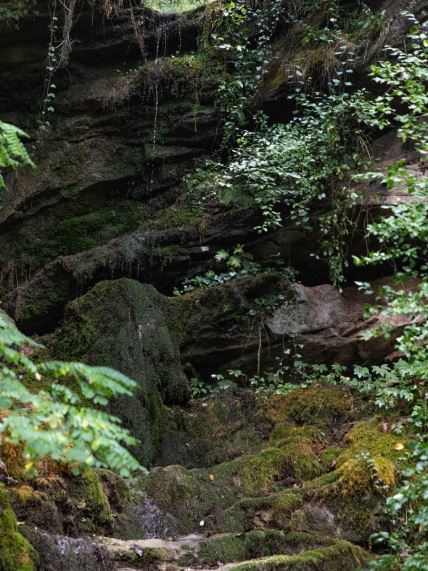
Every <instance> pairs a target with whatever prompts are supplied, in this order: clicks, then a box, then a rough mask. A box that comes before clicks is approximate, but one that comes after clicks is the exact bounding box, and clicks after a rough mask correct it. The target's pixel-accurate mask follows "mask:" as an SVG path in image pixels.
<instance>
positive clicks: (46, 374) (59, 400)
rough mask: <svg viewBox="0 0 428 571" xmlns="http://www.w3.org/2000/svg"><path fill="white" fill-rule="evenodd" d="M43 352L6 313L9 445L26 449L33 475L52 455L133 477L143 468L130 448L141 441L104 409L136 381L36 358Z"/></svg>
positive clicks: (3, 361)
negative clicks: (36, 354)
mask: <svg viewBox="0 0 428 571" xmlns="http://www.w3.org/2000/svg"><path fill="white" fill-rule="evenodd" d="M40 349H41V346H40V345H38V344H37V343H35V342H34V341H32V340H31V339H29V338H28V337H26V336H25V335H23V334H22V333H20V332H19V331H18V329H17V328H16V327H15V325H14V324H13V323H12V322H11V321H10V320H9V319H8V318H7V317H6V316H5V314H4V313H0V366H1V368H0V382H1V394H0V409H1V420H0V434H1V435H2V439H3V441H5V442H10V443H12V444H16V445H18V446H20V447H21V448H22V453H23V458H24V460H25V468H26V470H27V471H28V472H30V473H34V472H36V471H37V464H38V462H39V461H40V460H41V459H42V458H46V457H50V458H52V459H53V460H56V461H59V462H63V463H67V464H69V465H70V466H71V467H72V468H73V469H75V470H78V469H79V468H81V467H83V466H85V465H87V466H98V467H103V466H104V467H109V468H112V469H114V470H116V471H118V472H119V473H120V474H122V475H124V476H129V475H130V474H131V473H132V472H133V471H135V470H137V469H138V468H139V464H138V462H137V461H136V460H135V459H134V458H133V457H132V455H131V454H130V453H129V452H128V450H127V449H126V448H125V446H131V445H132V444H134V443H135V441H134V439H133V438H132V437H131V436H130V434H129V433H128V431H127V430H126V429H124V428H123V427H122V426H121V425H120V420H119V419H117V418H115V417H112V416H110V415H109V414H107V413H106V412H104V411H102V410H101V409H100V407H105V406H106V405H107V403H108V400H109V399H110V398H111V397H114V396H115V395H122V394H126V395H130V394H131V391H132V389H133V387H134V386H135V383H134V382H133V381H131V380H130V379H128V378H127V377H125V376H124V375H122V374H120V373H118V372H115V371H113V370H111V369H108V368H106V367H90V366H88V365H84V364H83V363H67V362H60V361H46V360H43V359H40V358H38V359H36V358H35V356H34V354H35V353H36V352H37V351H40ZM95 407H97V408H95Z"/></svg>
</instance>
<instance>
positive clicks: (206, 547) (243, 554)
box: [198, 529, 335, 565]
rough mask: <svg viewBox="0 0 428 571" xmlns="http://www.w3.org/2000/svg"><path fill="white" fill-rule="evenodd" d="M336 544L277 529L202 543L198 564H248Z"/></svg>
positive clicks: (323, 538) (239, 534) (222, 536)
mask: <svg viewBox="0 0 428 571" xmlns="http://www.w3.org/2000/svg"><path fill="white" fill-rule="evenodd" d="M333 543H335V540H334V539H332V538H331V537H327V536H322V535H319V534H308V533H284V532H282V531H279V530H274V529H266V530H254V531H250V532H248V533H230V534H224V535H219V536H217V537H213V538H211V539H208V540H206V541H204V542H202V543H201V545H200V547H199V551H198V561H199V562H200V563H203V564H206V565H211V564H215V563H216V562H218V561H221V562H223V563H229V562H233V561H245V560H248V559H256V558H260V557H267V556H269V555H275V554H293V553H298V552H300V551H304V550H309V549H314V548H317V547H322V546H326V545H331V544H333Z"/></svg>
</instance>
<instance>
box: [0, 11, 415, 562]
mask: <svg viewBox="0 0 428 571" xmlns="http://www.w3.org/2000/svg"><path fill="white" fill-rule="evenodd" d="M373 4H375V3H373ZM407 4H408V3H406V2H402V3H400V2H398V1H395V0H394V1H390V2H388V1H385V2H376V7H378V8H380V9H385V10H386V13H387V15H388V18H389V21H390V31H391V30H392V32H391V37H393V38H394V41H396V42H399V41H400V38H401V37H402V34H401V32H402V30H401V29H400V26H399V24H398V23H397V21H396V20H395V19H394V17H395V15H396V14H398V13H399V11H400V9H401V8H402V7H404V6H407ZM80 8H81V12H80V13H79V17H78V19H77V21H76V23H75V25H74V28H73V36H72V37H73V41H74V45H73V50H72V54H71V58H70V61H69V63H68V65H67V67H66V68H65V69H63V70H59V71H58V72H57V73H56V75H55V80H54V81H55V85H56V97H55V103H54V108H55V111H54V112H52V113H49V114H48V115H50V118H49V121H50V126H49V128H48V129H45V130H39V129H38V128H37V118H38V117H39V118H40V114H39V110H40V105H41V101H42V99H43V88H44V82H45V79H46V74H45V58H46V50H47V44H48V31H49V29H48V27H49V21H50V20H49V16H48V14H47V12H46V6H45V5H44V3H40V11H39V14H38V15H37V16H34V17H31V18H27V19H24V20H23V21H22V23H21V24H20V30H19V32H16V31H14V30H11V29H3V30H2V33H1V37H0V47H1V49H0V65H1V77H2V88H3V89H2V93H1V96H0V113H1V116H2V118H3V119H6V120H9V121H10V122H13V123H16V124H18V125H19V126H21V127H24V128H26V129H27V130H28V131H29V133H30V134H31V145H32V146H33V149H34V160H35V162H36V164H37V168H36V169H35V170H28V171H26V172H19V173H18V174H16V175H15V174H11V175H10V176H9V179H8V189H7V191H0V192H1V195H0V199H1V205H2V208H1V209H0V292H1V297H2V301H3V308H4V309H5V310H6V311H7V312H8V313H9V314H10V315H11V316H12V317H13V318H14V319H15V320H16V322H17V324H18V326H19V327H20V328H21V329H22V330H23V331H25V332H27V333H29V334H36V335H39V336H43V337H42V339H43V340H44V341H45V343H46V344H47V345H48V349H49V351H50V352H51V353H52V354H53V355H54V356H58V357H64V358H73V359H74V358H79V359H82V360H85V361H88V362H90V363H91V364H100V365H109V366H113V367H116V368H118V369H119V370H121V371H122V372H124V373H126V374H128V375H129V376H131V377H132V378H134V379H135V380H136V381H137V383H138V390H137V392H136V394H135V396H134V397H133V398H132V399H129V398H124V399H122V400H118V401H117V402H113V403H112V404H111V410H112V411H113V412H114V413H115V414H118V415H119V416H121V418H123V420H124V423H125V424H126V426H128V427H130V428H131V430H132V431H133V433H134V434H135V435H136V436H137V437H138V438H139V440H140V442H141V444H140V446H139V447H138V449H137V454H138V456H139V458H140V459H141V460H142V461H143V462H144V464H145V465H147V466H154V468H153V470H152V471H151V472H150V473H149V475H148V476H146V477H144V478H141V479H140V480H139V481H138V482H134V483H133V484H132V485H131V486H127V485H126V484H125V483H124V482H122V481H121V480H120V479H119V478H116V477H114V476H113V475H112V474H110V473H108V472H102V473H100V474H97V473H90V475H88V476H87V480H83V482H80V483H79V484H77V488H76V487H75V486H76V482H75V480H74V479H73V478H72V477H71V475H70V474H67V473H57V472H55V471H53V472H52V471H51V472H49V471H47V472H46V473H45V474H42V475H41V476H40V477H39V478H38V479H37V480H36V481H31V482H27V481H25V482H24V483H22V482H21V481H19V484H17V485H16V486H15V487H13V489H11V490H10V494H9V496H10V500H7V501H8V502H9V501H10V503H11V505H12V507H13V508H14V510H15V512H16V514H17V515H18V517H19V520H21V521H24V522H25V526H24V528H23V529H24V532H25V535H26V536H27V537H28V539H29V541H30V542H31V543H32V545H33V546H34V547H35V549H36V550H37V551H38V553H39V555H38V557H39V563H38V568H40V569H42V570H46V571H49V570H52V571H54V570H55V571H58V570H59V569H67V570H73V569H122V570H123V571H125V570H129V569H168V570H173V569H194V568H195V569H196V568H198V569H208V568H210V569H224V570H226V569H299V570H300V569H301V570H302V571H303V570H304V571H309V570H314V571H315V570H318V569H325V570H331V571H336V570H337V569H350V570H351V569H356V568H357V567H359V566H360V565H363V564H364V563H365V562H366V561H367V560H368V554H367V552H366V551H365V550H364V549H363V548H365V547H367V543H368V538H369V536H370V533H372V532H373V531H375V530H376V528H377V526H378V525H379V522H380V518H381V515H380V506H381V504H382V500H383V493H384V491H380V490H379V489H376V487H374V486H373V484H372V480H371V479H370V478H369V477H368V474H369V470H370V469H373V470H375V471H376V473H377V474H378V476H379V478H380V479H381V480H382V481H384V482H386V483H387V486H389V487H392V486H393V485H394V481H395V465H394V463H395V461H396V458H397V454H396V452H395V448H394V447H395V446H396V444H397V442H398V440H397V439H395V437H393V436H391V434H385V433H384V432H382V429H381V425H380V419H378V418H376V417H375V416H373V411H372V410H371V409H370V406H369V405H368V404H367V403H361V402H357V401H356V400H355V399H354V397H353V396H352V395H351V394H348V393H346V392H343V391H341V390H339V389H332V388H331V387H323V386H317V387H314V388H311V389H308V390H303V389H302V390H300V391H297V392H294V393H292V395H290V396H282V397H277V398H275V399H273V400H272V402H269V403H267V402H266V401H265V400H264V399H263V398H261V397H256V396H255V395H254V394H253V393H252V392H251V391H245V390H237V391H235V392H233V391H231V392H230V393H228V394H227V395H226V396H223V395H220V396H217V397H209V398H206V399H202V400H198V401H195V402H194V401H192V402H191V403H190V404H189V403H188V401H189V398H190V391H189V378H190V377H198V378H201V379H205V380H206V381H209V379H210V375H211V374H212V373H224V372H225V371H227V370H228V369H237V368H238V369H242V370H243V371H245V372H248V373H250V374H254V373H255V372H256V371H257V370H260V369H267V368H269V367H270V366H272V365H273V364H275V363H276V362H277V359H278V358H280V357H281V356H282V355H283V354H284V347H286V346H288V345H287V344H291V343H294V344H297V345H298V346H299V347H301V352H302V354H303V356H304V358H305V360H307V361H313V362H318V363H320V362H322V363H333V362H338V363H342V364H344V365H352V364H355V363H358V364H368V363H377V362H379V361H381V360H384V359H385V358H387V357H388V356H391V358H393V355H391V353H392V347H393V341H394V338H395V337H396V336H397V335H398V334H399V332H400V327H402V326H403V325H404V324H405V322H404V321H397V322H395V323H394V325H395V332H394V334H393V335H392V337H391V338H390V339H388V340H385V339H375V340H371V341H366V340H365V339H364V338H363V333H364V332H365V331H367V330H369V329H370V328H372V327H374V326H375V325H377V324H378V321H377V319H376V318H370V319H367V318H366V317H365V316H364V304H365V303H366V302H367V299H366V298H364V296H362V294H361V293H360V292H359V291H358V289H357V288H356V287H354V286H353V285H352V283H353V279H354V278H355V277H357V276H358V277H361V276H362V275H363V274H357V273H356V272H357V270H352V271H351V270H350V271H349V275H348V278H349V284H348V285H347V286H346V287H345V288H344V289H343V291H341V292H339V291H338V290H337V289H336V288H335V287H334V286H332V285H331V284H329V283H328V272H327V269H326V267H325V265H323V264H322V263H321V262H319V261H316V260H314V259H313V258H311V257H310V254H311V252H312V250H313V245H314V243H316V242H317V240H319V236H317V235H315V234H314V233H305V232H304V231H303V230H302V228H300V227H298V226H297V225H295V224H292V223H289V224H288V225H286V226H285V227H282V228H281V229H279V230H277V231H275V232H271V233H269V234H267V235H260V234H258V233H257V231H256V230H254V228H255V226H257V224H258V223H259V222H260V215H259V213H258V212H257V211H256V210H255V209H252V208H241V209H237V208H231V207H229V206H224V205H219V204H217V203H214V202H213V204H207V205H205V206H204V209H200V208H199V207H198V205H196V206H195V205H194V204H192V203H191V202H189V200H188V197H187V196H186V189H185V186H184V185H183V183H182V180H183V176H184V175H185V174H186V173H188V172H191V171H192V169H194V168H195V161H196V159H198V158H199V157H203V156H207V155H209V153H210V152H211V151H212V150H213V149H214V148H216V147H218V145H219V143H220V141H221V126H220V123H219V120H218V116H217V111H216V91H215V87H216V85H215V77H214V78H213V77H212V76H210V79H209V80H207V79H206V76H205V75H204V70H203V69H201V63H200V59H199V58H198V48H199V47H200V44H201V41H202V40H201V38H202V35H203V32H204V29H205V28H204V26H205V22H206V18H207V17H208V16H209V15H211V16H212V13H215V10H216V9H217V7H216V5H213V6H212V7H211V8H208V9H207V10H208V12H209V14H208V16H207V15H206V14H205V16H204V11H203V10H195V11H193V12H189V13H182V14H178V15H177V14H175V15H172V14H161V13H158V12H152V11H149V10H143V9H140V8H135V9H134V10H133V11H132V13H131V12H130V11H129V9H123V10H120V11H119V12H118V13H112V14H111V15H110V17H107V16H106V15H105V13H102V12H101V11H100V10H98V9H97V8H96V7H94V6H92V5H91V3H89V5H88V4H87V3H83V2H82V3H81V6H80ZM423 9H424V6H423V2H419V3H415V5H414V10H416V12H418V11H419V12H420V11H422V10H423ZM400 34H401V35H400ZM290 37H291V36H290V30H289V29H288V28H286V29H280V30H278V33H277V35H276V36H275V42H274V46H273V49H274V54H275V58H274V59H273V61H274V62H276V63H275V65H273V67H272V69H271V71H270V74H269V76H268V78H267V80H266V82H265V85H264V88H263V93H262V97H261V101H260V106H261V107H263V108H264V109H265V111H267V112H268V113H269V114H270V115H271V117H273V118H275V119H278V118H279V119H281V120H287V118H288V117H289V116H290V112H291V108H290V103H289V102H288V99H287V95H288V91H287V89H288V88H287V77H286V75H285V71H284V70H285V67H284V65H283V64H284V61H285V60H286V58H287V57H288V56H290V53H291V52H292V50H293V49H294V48H293V46H292V45H291V44H290V45H289V44H287V41H288V39H289V38H290ZM378 41H380V40H379V38H376V39H375V40H374V44H376V42H378ZM372 47H373V53H372V56H373V57H375V55H376V53H377V52H376V50H377V49H378V47H379V46H378V45H377V44H376V45H373V46H372ZM300 55H301V54H300ZM368 61H370V58H369V57H368V58H367V59H366V60H365V62H364V64H363V63H361V65H360V67H359V68H357V69H356V75H357V76H358V81H359V82H360V83H362V82H363V81H364V75H365V73H366V69H367V64H368ZM315 68H316V62H315ZM308 73H309V72H308ZM391 141H392V134H389V135H386V136H384V137H381V138H379V140H378V141H377V142H376V144H375V145H374V149H375V153H376V155H377V158H378V159H379V161H380V168H384V167H385V166H386V165H387V164H389V163H390V162H392V161H394V160H396V159H397V158H399V157H401V158H404V160H405V161H407V163H408V164H409V165H411V166H412V168H414V169H415V170H417V169H418V168H419V165H418V164H417V163H416V159H415V156H414V154H413V153H412V150H411V149H406V148H402V146H400V145H398V144H396V143H394V145H392V144H391ZM396 199H397V196H391V195H390V194H388V195H387V194H386V193H385V189H383V188H382V187H381V186H376V185H370V187H368V188H367V189H364V192H363V193H362V198H361V204H362V205H363V206H364V208H366V212H367V213H368V214H367V216H368V217H369V216H377V215H379V206H381V205H385V204H388V202H389V201H393V200H396ZM318 215H319V212H313V213H312V216H314V217H316V216H318ZM237 243H245V244H246V248H247V249H248V251H249V252H251V254H252V255H253V257H254V260H255V261H256V262H257V263H259V264H260V265H261V266H262V267H263V266H264V265H266V260H267V259H269V258H270V257H271V256H272V255H281V256H283V257H285V258H286V259H287V260H288V261H289V262H290V264H291V265H292V266H293V267H295V268H297V269H298V270H299V271H300V279H301V281H300V282H299V283H294V282H292V281H290V280H289V279H288V278H285V277H284V276H283V275H282V274H280V273H278V272H276V271H275V270H269V271H268V272H265V273H263V275H259V276H247V277H241V278H239V279H235V280H232V281H230V282H228V283H226V284H222V285H217V286H215V287H212V288H210V289H207V290H202V289H201V290H198V289H196V290H195V291H192V292H190V293H186V294H183V295H181V296H178V297H173V296H172V293H173V289H174V287H177V286H180V285H181V284H182V282H183V280H184V279H185V278H191V277H194V276H196V275H199V274H201V273H203V272H204V271H206V270H207V269H209V268H210V267H211V265H212V260H213V256H214V254H215V253H216V252H217V251H218V250H220V249H221V248H226V249H227V248H230V247H232V246H234V245H236V244H237ZM362 247H363V244H362V241H361V239H360V238H359V237H358V232H357V234H356V237H355V238H354V240H353V242H352V244H350V245H349V252H350V254H352V252H359V251H361V249H362ZM386 273H388V272H386ZM364 277H367V275H365V276H364ZM369 277H370V278H371V279H372V280H373V287H374V290H376V288H377V287H380V286H381V285H382V284H384V283H385V280H387V279H388V278H387V277H385V276H381V275H369ZM269 295H273V296H275V298H276V299H279V300H280V301H279V302H278V303H276V304H275V306H274V307H270V308H269V309H268V310H263V311H262V312H258V313H257V314H256V317H255V316H254V315H255V314H254V304H255V302H256V300H257V299H258V298H260V297H261V296H269ZM367 453H370V454H371V455H372V457H373V458H374V467H373V466H372V465H370V466H369V465H368V464H367V460H366V459H365V458H366V456H364V454H367ZM6 455H7V454H6ZM79 486H80V487H79ZM79 496H80V500H79ZM5 502H6V500H5ZM5 505H6V504H5ZM1 509H3V508H1ZM8 509H10V508H8ZM2 513H4V512H1V511H0V529H3V528H2V527H1V526H2V525H3V526H4V529H7V530H8V533H9V534H12V536H13V534H14V533H16V527H15V521H14V520H13V518H12V519H10V520H9V521H8V524H7V526H6V524H5V523H4V522H2V519H1V518H2V517H3V516H2V515H1V514H2ZM88 533H90V534H102V535H103V536H105V535H109V536H114V537H116V539H111V538H110V539H106V538H103V537H95V538H91V539H87V538H86V539H85V538H81V537H79V536H82V535H83V534H88ZM195 533H197V534H198V535H192V534H195ZM189 534H190V535H189ZM182 535H185V536H186V538H185V539H179V540H175V541H172V540H170V539H168V538H170V537H171V536H175V537H178V536H182ZM12 536H11V537H12ZM70 536H72V537H70ZM117 538H120V539H117ZM1 541H2V540H1V539H0V549H2V548H3V545H2V543H1ZM350 542H353V543H350ZM357 544H358V545H357ZM24 551H25V550H24ZM26 553H27V555H28V553H30V551H28V550H27V552H26ZM31 556H32V557H33V556H34V553H32V552H31ZM28 561H29V559H28V557H27V559H26V560H25V561H24V562H23V563H22V565H21V566H17V567H13V568H10V569H7V571H13V569H17V570H20V571H22V570H24V569H32V568H33V567H32V564H31V562H30V563H29V562H28ZM239 562H241V563H239ZM25 565H27V566H25ZM0 569H1V564H0ZM4 569H5V571H6V567H4Z"/></svg>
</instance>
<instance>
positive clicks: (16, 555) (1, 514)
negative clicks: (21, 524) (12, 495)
mask: <svg viewBox="0 0 428 571" xmlns="http://www.w3.org/2000/svg"><path fill="white" fill-rule="evenodd" d="M34 561H35V552H34V550H33V548H32V547H31V545H30V544H29V543H28V541H27V540H26V539H25V538H24V537H23V536H22V535H21V534H20V533H19V532H18V530H17V527H16V517H15V513H14V512H13V510H12V508H11V507H10V504H9V499H8V496H7V493H6V490H5V488H4V486H3V485H2V484H0V571H34V570H35V563H34Z"/></svg>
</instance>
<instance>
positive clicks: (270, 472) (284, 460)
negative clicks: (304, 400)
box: [213, 437, 321, 495]
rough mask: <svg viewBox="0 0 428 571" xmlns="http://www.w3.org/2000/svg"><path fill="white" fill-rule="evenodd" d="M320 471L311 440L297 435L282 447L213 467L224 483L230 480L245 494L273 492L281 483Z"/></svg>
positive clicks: (306, 477) (303, 477) (217, 476)
mask: <svg viewBox="0 0 428 571" xmlns="http://www.w3.org/2000/svg"><path fill="white" fill-rule="evenodd" d="M320 473H321V469H320V464H319V461H318V459H317V457H316V455H315V453H314V451H313V449H312V446H311V441H310V440H309V439H308V438H305V437H296V438H294V439H290V440H289V441H287V442H285V443H284V445H283V446H282V447H281V448H267V449H265V450H262V451H261V452H259V453H258V454H253V455H244V456H241V457H240V458H237V459H236V460H232V461H231V462H227V463H224V464H220V465H218V466H216V467H215V468H214V469H213V474H214V476H215V477H216V478H217V479H218V480H219V481H221V482H225V483H226V482H230V484H232V485H233V483H235V485H237V487H238V488H240V489H241V490H242V492H243V493H246V494H253V495H254V494H257V495H260V493H266V492H272V491H275V489H276V488H277V487H278V484H279V483H284V482H285V483H288V484H292V483H294V482H301V481H303V480H308V479H309V480H310V479H312V478H315V477H316V476H317V475H319V474H320Z"/></svg>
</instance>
